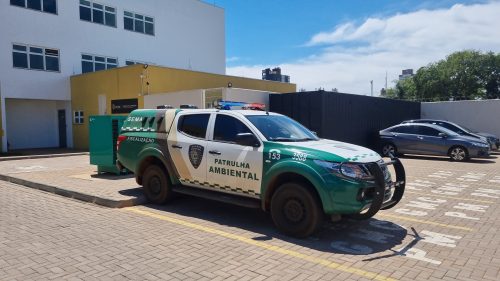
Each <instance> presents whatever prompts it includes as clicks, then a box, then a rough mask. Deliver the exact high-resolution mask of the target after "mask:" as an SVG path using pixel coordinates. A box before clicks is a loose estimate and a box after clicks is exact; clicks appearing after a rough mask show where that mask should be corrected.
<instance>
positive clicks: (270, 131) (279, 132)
mask: <svg viewBox="0 0 500 281" xmlns="http://www.w3.org/2000/svg"><path fill="white" fill-rule="evenodd" d="M246 118H247V119H248V120H250V122H252V124H253V125H254V126H255V127H256V128H257V129H258V130H259V131H260V132H261V133H262V134H263V135H264V136H265V137H266V139H268V140H270V141H287V142H293V141H311V140H318V138H317V137H316V136H315V135H314V134H313V133H312V132H311V131H309V130H308V129H307V128H305V127H304V126H302V125H301V124H300V123H298V122H297V121H295V120H293V119H291V118H288V117H286V116H283V115H248V116H246Z"/></svg>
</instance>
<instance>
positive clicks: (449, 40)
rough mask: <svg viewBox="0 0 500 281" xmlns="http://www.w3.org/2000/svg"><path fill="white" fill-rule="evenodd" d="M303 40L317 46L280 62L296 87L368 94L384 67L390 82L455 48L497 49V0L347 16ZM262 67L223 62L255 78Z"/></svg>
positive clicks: (499, 47) (378, 83) (499, 24)
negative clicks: (351, 19)
mask: <svg viewBox="0 0 500 281" xmlns="http://www.w3.org/2000/svg"><path fill="white" fill-rule="evenodd" d="M305 46H309V47H311V46H314V47H320V48H319V50H320V51H319V53H318V54H315V55H313V56H310V57H307V58H302V59H300V60H297V61H291V62H288V63H283V64H281V65H280V67H281V68H282V70H283V73H285V74H288V75H290V76H291V79H292V82H293V83H297V87H298V88H305V89H308V90H313V89H315V88H318V87H322V88H325V89H327V90H330V89H332V88H338V89H339V91H341V92H348V93H355V94H369V92H370V80H374V93H375V94H378V92H379V91H380V89H381V88H383V87H384V86H385V85H384V84H385V73H386V71H387V72H388V74H389V76H388V80H389V86H391V84H392V83H391V81H393V80H395V79H397V76H398V74H400V73H401V70H402V69H406V68H413V69H414V70H415V71H416V70H417V69H418V68H419V67H421V66H425V65H427V64H428V63H430V62H434V61H437V60H440V59H443V58H444V57H445V56H446V55H448V54H450V53H452V52H455V51H461V50H464V49H476V50H482V51H494V52H500V2H498V1H495V2H489V3H486V4H476V5H461V4H458V5H454V6H453V7H451V8H449V9H439V10H419V11H415V12H411V13H406V14H397V15H393V16H390V17H386V18H369V19H367V20H366V21H364V22H363V23H362V24H360V25H355V24H354V23H350V22H348V23H344V24H341V25H339V26H337V27H336V28H335V29H334V30H333V31H330V32H320V33H318V34H316V35H313V36H312V37H311V39H310V40H309V42H307V43H306V44H305ZM266 67H269V66H263V65H255V66H245V65H242V66H235V67H228V69H227V73H228V74H231V75H238V76H246V77H253V78H259V77H260V74H261V70H262V69H264V68H266Z"/></svg>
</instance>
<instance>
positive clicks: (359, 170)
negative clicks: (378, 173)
mask: <svg viewBox="0 0 500 281" xmlns="http://www.w3.org/2000/svg"><path fill="white" fill-rule="evenodd" d="M340 172H341V173H342V174H343V175H344V176H346V177H350V178H355V179H361V180H372V179H374V177H373V175H372V174H371V173H370V171H369V170H368V168H367V167H366V166H365V165H363V164H353V163H344V164H342V165H341V166H340Z"/></svg>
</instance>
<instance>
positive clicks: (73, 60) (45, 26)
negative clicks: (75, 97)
mask: <svg viewBox="0 0 500 281" xmlns="http://www.w3.org/2000/svg"><path fill="white" fill-rule="evenodd" d="M97 3H100V4H104V5H107V6H112V7H115V8H116V10H117V13H116V22H117V27H116V28H115V27H109V26H105V25H101V24H96V23H91V22H86V21H82V20H80V12H79V0H58V1H57V5H58V14H57V15H54V14H49V13H44V12H39V11H34V10H30V9H26V8H21V7H16V6H12V5H10V1H7V0H2V1H0V26H1V28H0V38H1V39H0V79H1V87H2V88H1V91H2V96H1V97H2V99H8V98H16V99H39V100H59V101H69V100H70V99H71V93H70V80H69V77H70V76H71V75H75V74H80V73H81V54H82V53H89V54H94V55H101V56H108V57H117V58H118V64H119V66H124V65H125V60H136V61H146V62H152V63H155V64H157V65H162V66H168V67H174V68H182V69H192V70H196V71H204V72H211V73H218V74H225V22H224V10H223V9H221V8H218V7H215V6H213V5H210V4H206V3H204V2H202V1H198V0H142V1H137V0H99V1H97ZM124 10H127V11H131V12H135V13H139V14H143V15H147V16H151V17H153V18H154V20H155V36H150V35H145V34H142V33H137V32H132V31H128V30H125V29H124V28H123V13H124ZM13 43H20V44H27V45H34V46H40V47H48V48H54V49H59V52H60V72H57V73H55V72H46V71H35V70H26V69H16V68H13V66H12V44H13ZM5 112H6V110H5V106H4V105H2V117H3V120H4V122H7V120H6V119H8V118H7V116H6V113H5ZM4 130H5V127H4ZM5 131H6V130H5ZM69 131H70V132H71V126H70V129H69ZM6 133H7V134H8V132H6ZM70 136H71V134H70ZM70 140H71V138H69V139H68V141H70ZM4 150H5V146H4Z"/></svg>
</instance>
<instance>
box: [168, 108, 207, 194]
mask: <svg viewBox="0 0 500 281" xmlns="http://www.w3.org/2000/svg"><path fill="white" fill-rule="evenodd" d="M209 119H210V114H209V113H196V114H194V113H188V114H182V113H181V114H180V115H179V117H178V118H177V120H174V122H177V126H175V124H174V126H172V128H177V130H171V131H170V132H169V136H168V142H167V144H168V146H169V151H170V155H171V157H172V161H173V162H174V165H175V168H176V170H177V172H178V173H179V180H180V181H181V183H183V184H185V185H194V186H201V185H203V184H204V183H205V182H206V179H207V174H206V172H207V140H206V137H207V127H208V121H209Z"/></svg>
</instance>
